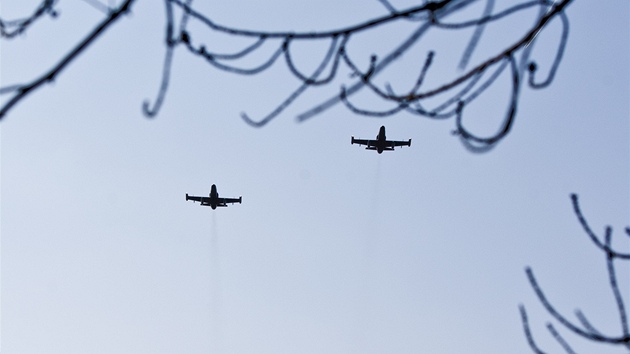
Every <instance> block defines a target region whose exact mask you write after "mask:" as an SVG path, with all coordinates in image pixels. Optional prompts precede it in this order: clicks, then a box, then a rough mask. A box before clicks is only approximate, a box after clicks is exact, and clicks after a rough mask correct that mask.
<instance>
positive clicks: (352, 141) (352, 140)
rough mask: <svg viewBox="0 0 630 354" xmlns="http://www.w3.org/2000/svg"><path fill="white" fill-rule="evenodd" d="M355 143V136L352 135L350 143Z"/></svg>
mask: <svg viewBox="0 0 630 354" xmlns="http://www.w3.org/2000/svg"><path fill="white" fill-rule="evenodd" d="M352 144H354V137H353V136H352V137H350V145H352Z"/></svg>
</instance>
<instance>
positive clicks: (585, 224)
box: [571, 194, 630, 259]
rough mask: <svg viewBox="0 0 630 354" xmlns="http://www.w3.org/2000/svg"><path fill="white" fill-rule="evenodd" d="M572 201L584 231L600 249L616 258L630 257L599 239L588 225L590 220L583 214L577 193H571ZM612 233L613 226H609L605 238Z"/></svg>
mask: <svg viewBox="0 0 630 354" xmlns="http://www.w3.org/2000/svg"><path fill="white" fill-rule="evenodd" d="M571 201H572V203H573V210H574V212H575V215H576V216H577V218H578V221H579V222H580V225H582V228H583V229H584V232H586V234H587V235H588V237H589V238H590V239H591V241H593V243H594V244H595V245H596V246H597V247H598V248H599V249H601V250H602V251H604V252H606V253H609V254H611V255H612V256H613V257H615V258H620V259H630V254H628V253H620V252H617V251H615V250H613V249H612V248H610V247H609V246H607V245H605V244H603V243H602V242H601V241H600V240H599V238H598V237H597V236H596V235H595V233H594V232H593V230H591V228H590V226H589V225H588V222H586V219H585V218H584V214H582V210H581V209H580V204H579V202H578V196H577V194H571ZM611 233H612V228H611V227H610V226H607V227H606V236H604V237H605V238H607V237H609V234H611Z"/></svg>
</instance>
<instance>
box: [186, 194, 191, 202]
mask: <svg viewBox="0 0 630 354" xmlns="http://www.w3.org/2000/svg"><path fill="white" fill-rule="evenodd" d="M189 199H190V198H188V193H186V200H187V201H188V200H189Z"/></svg>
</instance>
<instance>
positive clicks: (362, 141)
mask: <svg viewBox="0 0 630 354" xmlns="http://www.w3.org/2000/svg"><path fill="white" fill-rule="evenodd" d="M350 144H359V145H366V146H374V145H376V140H367V139H355V138H354V137H352V139H351V140H350Z"/></svg>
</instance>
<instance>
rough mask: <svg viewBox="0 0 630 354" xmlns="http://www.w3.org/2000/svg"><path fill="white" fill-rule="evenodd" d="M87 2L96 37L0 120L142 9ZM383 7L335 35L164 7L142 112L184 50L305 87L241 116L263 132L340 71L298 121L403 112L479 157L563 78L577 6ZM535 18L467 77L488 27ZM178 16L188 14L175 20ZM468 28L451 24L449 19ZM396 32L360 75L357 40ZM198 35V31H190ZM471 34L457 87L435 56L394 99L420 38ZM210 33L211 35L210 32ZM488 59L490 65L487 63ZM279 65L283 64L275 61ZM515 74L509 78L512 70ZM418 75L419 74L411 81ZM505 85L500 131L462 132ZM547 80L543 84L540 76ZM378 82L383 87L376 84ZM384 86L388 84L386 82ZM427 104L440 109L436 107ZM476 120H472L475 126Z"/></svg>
mask: <svg viewBox="0 0 630 354" xmlns="http://www.w3.org/2000/svg"><path fill="white" fill-rule="evenodd" d="M85 1H86V2H87V3H89V4H91V5H92V6H94V7H95V8H98V9H100V10H102V11H107V16H106V18H105V20H103V22H101V23H100V24H99V25H98V26H97V27H96V28H95V29H94V31H93V32H92V33H90V34H89V35H88V36H87V37H86V38H85V39H84V40H83V41H82V42H81V43H79V44H78V45H77V46H76V47H75V48H72V49H71V50H70V51H69V52H68V54H67V55H66V56H65V57H64V58H63V59H62V60H61V61H60V62H59V63H58V64H56V65H54V66H53V67H52V69H51V70H50V71H48V72H46V73H44V74H43V75H42V76H41V77H40V78H39V79H35V80H34V81H32V82H31V83H26V84H17V85H10V86H6V87H2V88H0V94H13V97H11V98H10V99H8V100H7V101H6V102H4V103H3V105H2V106H1V107H0V119H2V118H3V117H4V116H5V115H6V114H7V112H8V111H9V110H10V109H11V108H12V107H13V106H14V105H15V104H16V103H17V102H19V101H21V100H22V99H24V98H25V97H26V96H27V95H28V94H29V93H31V92H32V91H33V90H34V89H35V88H38V87H40V86H42V85H43V84H44V83H46V82H49V81H50V80H52V79H53V78H54V77H56V76H57V75H58V74H59V73H60V72H61V71H62V70H63V69H64V68H66V67H67V65H68V64H69V63H70V62H72V61H73V60H74V59H76V57H77V56H78V55H79V54H80V53H82V52H83V51H84V50H85V49H86V48H87V47H88V46H89V45H90V44H91V43H93V42H94V41H95V40H96V39H97V38H98V37H99V36H100V35H101V34H102V33H103V32H104V31H105V30H106V29H107V28H109V27H110V26H112V25H113V24H114V23H115V22H116V21H117V19H119V18H120V15H122V14H123V13H125V12H127V11H128V10H129V8H130V7H131V5H132V4H133V3H134V1H135V0H126V1H124V2H123V3H122V4H121V5H120V6H119V7H118V8H109V7H106V6H105V5H101V3H100V2H99V1H96V0H90V1H87V0H85ZM378 2H379V3H380V4H381V5H382V11H383V15H381V16H378V17H375V18H371V19H366V20H364V21H363V22H359V23H356V24H353V25H348V26H346V27H342V28H338V29H334V30H321V31H307V32H296V31H256V30H248V29H242V28H237V27H230V26H225V25H222V24H219V23H217V22H215V21H214V20H213V19H211V18H210V17H209V16H207V15H206V14H204V13H203V12H201V11H200V10H198V9H197V7H195V6H194V5H193V1H192V0H164V2H163V4H164V7H165V13H166V16H165V18H166V19H165V34H164V38H165V39H164V41H165V42H164V44H165V55H164V59H163V67H162V74H161V82H160V86H159V88H158V92H157V96H156V98H155V100H154V101H153V102H150V101H148V100H147V101H145V102H144V103H143V105H142V108H143V109H142V110H143V112H144V114H145V115H146V116H147V117H155V116H156V115H157V114H159V111H160V108H161V106H162V105H163V103H164V101H165V99H166V95H167V91H168V86H169V82H170V78H171V67H172V65H173V56H174V53H175V51H176V50H178V49H182V50H184V51H185V52H187V53H188V54H190V55H193V56H195V57H198V58H199V59H201V60H203V61H204V62H205V63H207V64H208V65H209V66H210V67H211V68H213V69H217V70H221V71H225V72H229V73H233V74H237V75H257V74H260V73H262V72H265V71H266V70H268V69H269V68H271V67H272V66H275V65H279V63H281V62H282V61H283V62H284V65H286V68H287V72H288V73H289V74H290V76H291V77H293V78H294V79H297V81H298V83H299V84H298V85H297V87H296V88H295V89H293V91H289V92H288V94H287V96H286V99H284V100H283V101H281V102H280V103H279V104H278V105H277V106H276V108H275V109H272V110H271V112H269V113H267V114H264V115H262V117H259V118H254V117H252V116H250V115H249V114H245V113H242V114H241V117H242V119H243V120H244V121H245V122H246V123H248V124H250V125H252V126H255V127H262V126H264V125H266V124H268V123H269V122H271V121H272V120H273V119H275V118H277V117H278V116H279V115H281V114H282V113H283V112H284V111H285V109H286V108H287V107H289V106H290V105H292V104H293V103H294V102H296V101H297V100H298V99H299V97H300V96H301V95H302V94H303V93H304V92H306V91H307V90H309V89H311V88H314V87H323V86H327V85H335V84H334V83H333V82H334V80H335V79H340V80H342V81H347V79H344V78H343V77H341V75H340V73H341V72H342V70H341V68H344V69H345V70H348V71H350V73H351V74H350V80H349V82H346V83H342V84H340V86H339V87H338V89H335V88H333V90H334V91H335V93H334V95H333V96H332V97H330V98H329V99H326V100H324V101H323V102H320V103H318V104H315V105H314V106H312V107H311V108H310V109H307V110H305V111H303V112H302V113H300V114H298V115H297V119H298V121H300V122H302V121H306V120H308V119H311V118H312V117H314V116H316V115H318V114H321V113H322V112H324V111H326V110H327V109H329V108H331V107H333V106H335V105H337V104H342V105H344V106H345V107H347V109H349V110H350V111H351V112H352V113H354V114H358V115H364V116H370V117H388V116H392V115H395V114H398V113H401V112H405V113H407V114H412V115H416V116H422V117H426V118H430V119H448V118H454V119H455V130H454V132H453V133H454V134H455V135H456V136H458V137H459V138H460V139H461V141H462V142H463V143H464V146H466V147H467V148H469V149H471V150H472V151H475V152H483V151H488V150H489V149H490V148H492V147H493V146H495V145H496V144H497V143H498V142H499V141H501V140H502V139H503V138H505V137H506V136H507V135H508V134H509V132H510V129H511V127H512V125H513V121H514V119H515V117H516V113H517V107H518V100H519V93H520V92H521V91H522V86H523V85H524V84H525V85H527V86H528V87H530V88H532V89H542V88H545V87H548V86H549V85H550V84H551V83H552V81H553V79H554V77H555V74H556V72H557V71H558V69H559V66H560V63H561V61H562V58H563V53H564V49H565V47H566V43H567V41H568V33H569V22H568V17H567V15H566V14H565V10H566V8H567V6H568V5H569V4H571V3H572V2H573V0H556V1H553V0H520V1H517V2H516V3H514V4H512V5H510V6H509V7H507V8H504V9H501V10H498V11H495V1H494V0H436V1H421V2H420V3H421V4H419V5H417V6H413V7H410V8H407V9H398V8H396V7H395V6H393V5H392V4H391V3H390V2H389V1H387V0H378ZM55 4H56V1H55V0H43V1H42V2H41V4H40V6H39V7H37V9H35V11H34V12H33V14H32V15H31V16H30V17H28V18H26V19H22V20H12V21H4V20H0V30H1V33H2V38H3V39H9V38H13V37H15V36H17V35H18V34H20V33H23V32H25V31H26V30H27V29H29V28H30V27H32V25H33V23H35V22H36V21H37V20H39V19H41V18H42V17H43V16H44V15H45V14H50V15H53V16H54V15H56V11H55V10H54V6H55ZM476 4H481V5H482V9H483V11H482V12H481V13H480V14H478V15H474V14H471V13H472V12H474V11H467V12H465V10H467V9H469V8H470V7H471V6H473V5H476ZM532 10H534V13H537V15H536V18H535V21H533V23H532V25H531V27H529V28H528V29H526V30H525V32H524V33H523V34H522V35H521V36H520V37H517V38H516V40H514V41H513V42H511V43H509V44H508V45H507V46H506V48H505V49H503V50H499V51H498V52H495V53H488V54H487V55H485V54H484V56H483V57H482V59H481V60H479V61H478V63H476V65H475V66H474V67H472V68H470V69H467V67H468V66H469V64H470V62H471V58H472V56H473V54H474V52H475V51H476V50H477V47H478V44H479V42H480V41H481V40H482V38H483V36H484V34H486V33H487V32H488V31H489V30H490V29H489V27H488V26H489V25H490V24H494V23H501V22H504V21H506V22H507V23H509V21H510V20H511V19H512V18H514V16H516V15H519V14H521V13H523V12H524V11H528V13H530V12H532ZM176 13H181V17H180V18H176V17H177V16H176ZM462 14H464V15H465V16H466V17H465V18H466V19H465V20H458V21H452V20H451V19H452V18H455V16H457V18H462V16H461V15H462ZM554 19H558V21H556V22H558V23H559V24H560V25H561V27H562V32H561V35H560V38H559V40H558V44H557V47H556V53H555V56H554V58H553V59H552V60H553V61H552V62H551V64H550V65H549V66H550V68H549V69H548V72H547V73H546V74H544V75H541V74H540V72H539V70H538V67H539V65H538V64H537V62H536V61H534V60H532V59H531V58H530V56H531V54H532V50H533V48H534V46H535V44H536V41H537V38H538V37H539V36H540V35H541V34H542V33H543V32H545V29H546V28H547V27H548V25H549V24H550V23H552V22H553V21H554ZM189 22H194V23H195V26H191V28H190V29H189V28H188V27H189V26H188V23H189ZM398 23H409V24H411V25H412V26H413V28H412V29H411V30H410V32H409V33H407V37H406V38H405V39H404V40H402V41H401V42H400V44H398V45H397V46H395V47H394V48H393V49H391V50H389V51H388V52H385V53H381V54H379V55H376V54H372V55H370V56H368V58H369V66H368V67H367V68H362V67H361V65H360V64H358V63H362V62H365V60H366V59H368V58H366V57H364V56H363V55H361V54H356V53H353V52H352V51H351V50H350V49H349V47H350V45H351V43H354V42H355V38H356V37H357V35H358V34H360V33H363V32H366V31H368V30H370V31H374V30H381V29H382V30H383V32H384V31H385V29H386V28H388V27H391V26H393V25H395V24H398ZM192 28H194V30H193V29H192ZM471 29H472V35H471V37H470V39H469V41H468V44H467V46H466V48H465V49H464V51H463V54H462V56H461V58H460V60H459V63H458V65H457V68H456V69H458V70H459V72H457V74H456V75H455V77H454V78H442V81H441V82H440V81H438V83H437V84H435V83H433V84H429V83H428V81H427V80H425V78H426V77H427V76H429V75H431V76H434V77H438V78H439V77H440V76H442V77H443V75H441V74H436V72H437V71H436V69H433V68H434V67H435V63H436V61H437V60H439V58H440V55H439V54H440V53H438V52H437V51H436V50H433V49H430V48H428V49H427V50H426V53H427V54H426V59H425V61H424V62H423V63H420V65H418V66H417V67H413V64H411V65H412V66H411V67H405V70H406V71H408V72H409V73H410V75H415V76H416V78H417V80H415V82H413V83H411V85H410V86H409V87H407V88H404V89H402V90H401V89H400V88H398V89H397V90H394V88H393V85H392V84H391V83H390V82H388V81H387V80H386V79H387V77H385V75H386V74H385V71H386V69H388V68H390V67H393V65H394V63H396V61H397V60H398V59H400V58H402V56H403V55H404V54H406V53H408V52H410V51H411V49H413V48H416V49H417V48H418V47H419V43H420V41H421V39H422V38H424V37H426V36H427V34H428V33H429V32H431V31H433V30H443V31H453V32H454V31H462V30H471ZM204 31H205V32H204ZM208 32H210V33H214V34H221V35H225V36H229V37H231V38H235V39H240V40H243V41H244V43H246V44H245V45H244V46H243V47H242V48H241V49H240V50H237V51H225V50H221V48H220V47H218V46H219V45H218V44H216V42H206V41H204V39H203V38H205V34H207V33H208ZM322 40H325V41H328V43H329V46H328V48H327V49H326V50H325V51H323V52H322V53H321V56H320V58H321V59H319V64H318V65H316V66H315V67H316V69H315V70H313V71H312V72H310V73H309V72H304V71H303V70H300V69H299V66H300V63H299V62H296V59H295V58H294V54H295V51H296V50H298V49H294V48H295V46H294V44H296V42H309V41H322ZM267 50H270V51H269V53H270V54H268V55H267V56H266V58H263V60H262V61H261V62H259V63H258V64H254V65H253V66H243V65H242V64H240V60H242V59H245V58H253V57H254V56H256V55H260V54H261V53H266V52H265V51H267ZM484 57H485V59H484ZM280 58H282V59H283V60H278V59H280ZM506 69H508V70H506ZM414 72H415V74H414ZM502 76H505V77H507V78H509V80H510V81H511V82H512V93H511V95H510V97H509V98H508V100H509V102H508V103H507V113H506V114H505V116H504V117H503V119H502V121H501V123H500V124H499V126H498V127H497V130H496V132H495V133H493V134H491V135H489V136H478V135H477V134H475V133H474V132H472V131H470V130H469V129H468V128H467V127H468V125H466V124H464V123H463V122H464V119H463V117H464V113H465V111H466V109H467V107H468V106H469V105H470V104H471V103H472V102H473V101H475V100H476V99H477V98H479V97H481V96H482V95H483V94H484V93H486V90H487V89H488V88H489V87H491V86H492V85H493V84H494V83H495V82H496V81H497V80H498V78H499V77H502ZM539 76H544V77H542V78H541V77H539ZM377 78H378V81H377ZM381 82H382V83H381ZM363 89H367V90H368V92H370V93H372V94H374V95H375V96H376V97H377V98H379V99H380V100H381V101H384V102H385V103H388V104H390V105H391V107H390V108H386V109H381V110H374V109H371V108H364V107H361V106H360V104H359V103H356V102H355V100H353V99H352V97H353V96H354V95H355V94H357V93H358V92H360V91H362V90H363ZM429 99H433V100H437V101H438V102H437V104H436V103H435V102H433V103H431V104H429ZM472 119H474V118H471V117H469V118H467V121H468V122H471V121H472Z"/></svg>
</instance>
